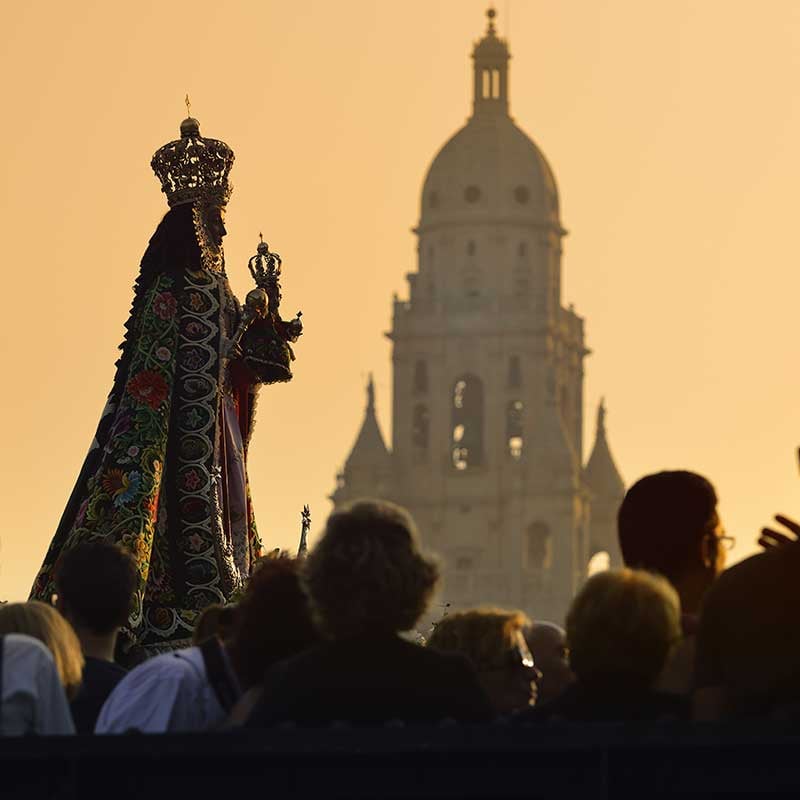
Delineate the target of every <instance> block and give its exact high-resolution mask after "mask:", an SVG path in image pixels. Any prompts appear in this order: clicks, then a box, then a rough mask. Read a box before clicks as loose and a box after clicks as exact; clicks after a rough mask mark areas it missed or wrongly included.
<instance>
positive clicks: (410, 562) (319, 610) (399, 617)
mask: <svg viewBox="0 0 800 800" xmlns="http://www.w3.org/2000/svg"><path fill="white" fill-rule="evenodd" d="M304 580H305V586H306V590H307V591H308V594H309V598H310V600H311V607H312V609H313V612H314V616H315V619H316V620H317V621H318V623H319V625H320V628H321V629H322V630H323V632H324V633H326V634H327V635H329V636H331V637H333V638H345V637H348V636H359V635H375V634H385V633H397V632H399V631H407V630H410V629H411V628H413V627H414V625H415V624H416V622H417V620H418V619H419V618H420V617H421V616H422V614H423V613H424V612H425V611H426V609H427V608H428V604H429V603H430V600H431V597H432V595H433V592H434V590H435V588H436V585H437V583H438V580H439V569H438V567H437V565H436V562H435V561H433V560H432V559H431V558H429V557H428V556H426V555H424V554H423V553H422V552H421V550H420V545H419V534H418V533H417V527H416V525H415V524H414V521H413V519H412V518H411V515H410V514H409V513H408V512H407V511H406V510H405V509H403V508H400V506H397V505H395V504H394V503H387V502H385V501H382V500H362V501H359V502H357V503H355V504H353V505H351V506H349V507H346V508H344V509H341V510H338V511H334V512H333V513H332V514H331V515H330V517H328V522H327V524H326V526H325V532H324V533H323V535H322V538H321V539H320V540H319V542H318V543H317V545H316V547H315V548H314V549H313V550H312V551H311V552H310V553H309V555H308V558H307V561H306V567H305V570H304Z"/></svg>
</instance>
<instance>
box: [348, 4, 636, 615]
mask: <svg viewBox="0 0 800 800" xmlns="http://www.w3.org/2000/svg"><path fill="white" fill-rule="evenodd" d="M487 16H488V26H487V30H486V33H485V35H484V37H483V38H482V39H481V40H480V41H478V42H477V43H476V44H475V46H474V49H473V52H472V59H473V92H474V97H473V107H472V115H471V117H470V118H469V119H468V121H467V123H466V125H464V127H463V128H461V130H459V131H458V132H457V133H456V134H455V135H454V136H453V137H452V138H451V139H450V140H449V141H448V142H447V143H446V144H445V145H444V147H443V148H442V149H441V150H440V151H439V153H438V154H437V155H436V157H435V158H434V160H433V163H432V164H431V166H430V168H429V170H428V174H427V176H426V178H425V181H424V185H423V189H422V196H421V205H420V217H419V224H418V225H417V227H416V228H415V229H414V233H415V234H416V236H417V238H418V246H417V252H418V269H417V271H416V272H414V273H411V274H409V275H408V284H409V292H408V299H407V300H395V303H394V313H393V321H392V329H391V331H390V333H389V334H388V336H389V338H390V340H391V341H392V346H393V354H392V361H393V370H394V396H393V401H392V419H393V425H392V447H391V453H389V452H388V451H387V449H386V447H385V445H384V442H383V438H382V436H381V434H380V431H379V430H378V427H377V422H376V421H375V417H374V390H373V389H372V388H371V385H370V389H369V400H368V405H367V411H366V415H365V420H364V425H363V427H362V431H361V433H360V434H359V437H358V440H357V443H356V445H355V447H354V449H353V452H352V454H351V456H350V457H349V459H348V461H347V463H346V465H345V469H344V471H343V472H342V474H340V476H339V480H338V485H337V489H336V491H335V493H334V495H333V500H334V502H335V503H336V504H339V503H342V502H345V501H347V500H352V499H355V498H356V497H360V496H365V495H375V496H382V497H386V498H387V499H392V500H394V501H396V502H399V503H401V504H402V505H404V506H406V507H407V508H409V509H410V511H411V512H412V513H413V515H414V517H415V518H416V519H417V522H418V523H419V527H420V530H421V532H422V535H423V538H424V539H425V541H426V544H427V546H428V547H429V548H431V549H432V550H434V551H435V552H437V553H439V555H440V556H441V557H442V559H443V562H444V569H445V586H444V594H443V600H444V601H446V602H450V603H452V604H453V605H454V606H455V607H460V606H469V605H476V604H483V603H493V604H498V605H504V606H509V607H517V608H522V609H523V610H525V611H527V612H528V613H530V614H531V615H533V616H534V617H536V618H539V619H542V618H550V619H556V620H562V619H563V615H564V613H565V611H566V608H567V606H568V604H569V601H570V600H571V598H572V596H573V594H574V593H575V591H576V589H577V588H578V586H579V584H580V583H581V582H582V580H583V579H584V578H585V575H586V568H587V564H588V561H589V559H590V557H591V556H592V554H593V550H594V549H597V548H598V546H600V547H601V548H602V549H608V548H610V547H611V546H612V544H613V541H615V538H616V537H615V533H614V531H613V526H612V528H609V527H608V519H609V514H610V511H609V509H613V508H614V504H615V503H618V498H617V494H618V493H619V488H620V487H621V485H622V482H621V479H620V478H619V475H618V473H616V467H615V466H614V465H613V460H612V459H611V455H610V451H608V446H607V442H606V439H605V429H604V427H603V430H602V443H601V444H599V445H598V446H596V447H595V452H597V453H598V454H599V455H598V458H597V464H598V467H597V469H596V470H595V472H596V473H597V475H598V476H599V477H597V480H596V481H595V484H596V485H593V486H590V485H589V484H588V483H587V481H586V479H585V476H584V470H583V468H582V464H581V457H582V452H583V441H582V434H583V360H584V357H585V356H586V355H587V353H588V351H587V349H586V347H585V345H584V325H583V319H582V318H581V317H579V316H578V315H577V314H576V313H575V312H574V311H573V310H572V307H571V306H570V307H569V308H564V307H563V306H562V300H561V255H562V239H563V238H564V236H565V235H566V231H565V230H564V228H563V227H562V225H561V219H560V215H559V200H558V190H557V188H556V182H555V178H554V176H553V172H552V170H551V169H550V166H549V165H548V163H547V161H546V160H545V157H544V155H543V154H542V153H541V151H540V150H539V148H538V147H537V146H536V145H535V144H534V143H533V141H532V140H531V139H530V138H529V137H528V136H527V135H526V134H525V133H524V132H523V131H522V130H521V129H520V128H519V127H518V126H517V125H516V124H515V123H514V120H513V119H512V118H511V116H510V114H509V94H508V89H509V69H508V67H509V59H510V54H509V51H508V46H507V44H506V42H505V41H504V40H503V39H502V38H500V37H499V36H498V34H497V31H496V30H495V24H494V20H495V12H494V10H490V11H489V12H488V14H487ZM600 436H601V432H600V431H599V430H598V442H600ZM598 448H599V449H598ZM606 454H607V458H606ZM366 460H370V463H371V464H372V466H371V467H369V468H365V467H363V466H361V467H359V466H358V464H360V463H362V462H365V461H366ZM373 462H374V463H373ZM611 469H613V472H614V474H615V475H616V479H617V480H616V481H615V480H614V479H613V477H609V470H611ZM370 476H374V477H370ZM365 478H366V480H365ZM378 484H381V485H380V486H379V485H378ZM606 490H608V492H610V494H609V497H606V496H605V494H604V493H605V492H606ZM611 494H613V497H611ZM593 502H595V503H598V504H599V505H601V506H602V507H603V519H602V521H600V525H599V528H600V529H602V530H598V536H596V537H595V538H594V539H593V538H592V536H591V535H590V525H591V519H590V507H591V505H592V503H593ZM612 540H613V541H612ZM614 560H615V559H614Z"/></svg>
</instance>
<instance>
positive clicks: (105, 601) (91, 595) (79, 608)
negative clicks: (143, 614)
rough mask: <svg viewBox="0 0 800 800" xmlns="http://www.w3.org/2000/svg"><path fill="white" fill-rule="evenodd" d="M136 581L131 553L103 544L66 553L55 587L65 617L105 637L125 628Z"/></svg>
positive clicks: (84, 544)
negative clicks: (117, 629)
mask: <svg viewBox="0 0 800 800" xmlns="http://www.w3.org/2000/svg"><path fill="white" fill-rule="evenodd" d="M137 577H138V573H137V566H136V561H135V559H134V557H133V555H132V554H131V553H130V551H128V550H126V549H125V548H124V547H122V546H121V545H119V544H112V543H111V542H105V541H102V540H100V541H94V542H82V543H81V544H78V545H75V547H72V548H70V549H69V550H67V551H66V552H65V553H64V554H63V555H62V556H61V558H59V560H58V563H57V564H56V571H55V585H56V592H57V593H58V596H59V599H60V600H61V602H62V603H63V608H64V611H65V613H66V614H67V615H68V616H70V617H72V618H73V619H74V621H75V622H76V624H78V625H82V626H85V627H87V628H88V629H89V630H90V631H91V632H92V633H96V634H101V635H102V634H108V633H112V632H113V631H114V630H115V629H116V628H121V627H122V626H123V625H125V624H126V622H127V620H128V615H129V614H130V612H131V606H132V603H133V596H134V592H135V591H136V583H137Z"/></svg>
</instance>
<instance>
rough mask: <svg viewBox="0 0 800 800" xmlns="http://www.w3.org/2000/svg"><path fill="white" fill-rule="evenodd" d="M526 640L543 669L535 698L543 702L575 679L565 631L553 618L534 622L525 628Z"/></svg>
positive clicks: (535, 659)
mask: <svg viewBox="0 0 800 800" xmlns="http://www.w3.org/2000/svg"><path fill="white" fill-rule="evenodd" d="M524 634H525V641H526V642H527V643H528V647H529V648H530V650H531V653H532V654H533V660H534V662H535V663H536V667H537V668H538V669H539V671H540V672H541V673H542V677H541V680H540V681H539V698H538V701H537V702H539V703H540V704H541V703H546V702H547V701H548V700H553V699H554V698H556V697H558V696H559V695H560V694H561V693H562V692H563V691H564V689H566V688H567V686H569V685H570V684H571V683H572V682H573V681H574V680H575V675H574V674H573V672H572V669H571V668H570V666H569V650H568V648H567V634H566V631H564V629H563V628H560V627H559V626H558V625H555V624H554V623H552V622H538V621H537V622H534V623H531V624H530V625H527V626H526V627H525V630H524Z"/></svg>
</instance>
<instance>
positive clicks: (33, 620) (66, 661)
mask: <svg viewBox="0 0 800 800" xmlns="http://www.w3.org/2000/svg"><path fill="white" fill-rule="evenodd" d="M5 633H24V634H25V635H27V636H32V637H33V638H34V639H38V640H39V641H40V642H41V643H42V644H44V645H45V646H46V647H47V649H48V650H49V651H50V652H51V653H52V654H53V660H54V661H55V662H56V669H57V670H58V676H59V678H61V683H62V685H63V686H64V689H65V691H66V693H67V697H68V698H69V699H70V700H72V699H73V698H74V697H75V695H76V694H77V693H78V689H80V686H81V677H82V676H83V664H84V661H83V653H82V652H81V643H80V642H79V641H78V637H77V635H76V634H75V631H73V630H72V626H71V625H70V624H69V622H67V621H66V620H65V619H64V617H62V616H61V614H59V613H58V611H56V610H55V609H54V608H53V607H52V606H48V605H47V604H46V603H40V602H39V601H38V600H29V601H28V602H27V603H6V604H4V605H2V606H0V634H5Z"/></svg>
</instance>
